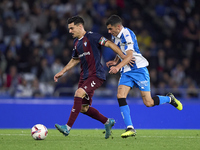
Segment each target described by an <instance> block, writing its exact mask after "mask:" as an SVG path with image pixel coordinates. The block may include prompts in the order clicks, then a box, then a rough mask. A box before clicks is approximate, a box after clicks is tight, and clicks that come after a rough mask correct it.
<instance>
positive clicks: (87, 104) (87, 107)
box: [81, 77, 115, 139]
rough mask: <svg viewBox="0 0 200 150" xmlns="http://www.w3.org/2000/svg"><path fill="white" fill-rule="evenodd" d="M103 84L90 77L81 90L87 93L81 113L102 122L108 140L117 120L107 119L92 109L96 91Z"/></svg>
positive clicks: (100, 80)
mask: <svg viewBox="0 0 200 150" xmlns="http://www.w3.org/2000/svg"><path fill="white" fill-rule="evenodd" d="M103 82H104V80H102V79H99V78H97V77H90V78H88V79H87V80H86V81H85V82H84V84H83V85H82V86H81V88H82V89H83V90H85V92H86V95H85V97H84V98H83V100H82V108H81V112H82V113H83V114H85V115H87V116H89V117H91V118H93V119H95V120H98V121H100V122H101V123H103V124H104V125H105V129H106V133H105V138H106V139H107V138H109V136H110V135H111V128H112V126H114V124H115V120H114V119H111V118H107V117H105V116H104V115H103V114H101V113H100V112H99V111H98V110H97V109H95V108H94V107H91V104H92V97H93V95H94V91H95V90H96V89H98V88H99V87H100V86H101V85H102V84H103Z"/></svg>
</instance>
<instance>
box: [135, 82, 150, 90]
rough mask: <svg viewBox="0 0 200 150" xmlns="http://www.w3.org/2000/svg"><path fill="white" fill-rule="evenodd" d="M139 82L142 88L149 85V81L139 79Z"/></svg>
mask: <svg viewBox="0 0 200 150" xmlns="http://www.w3.org/2000/svg"><path fill="white" fill-rule="evenodd" d="M137 83H138V85H139V86H140V87H141V89H144V87H145V86H148V81H138V82H137Z"/></svg>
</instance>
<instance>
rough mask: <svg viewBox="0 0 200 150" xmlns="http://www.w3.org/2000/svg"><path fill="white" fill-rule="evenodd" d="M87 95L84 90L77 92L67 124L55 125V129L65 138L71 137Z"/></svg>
mask: <svg viewBox="0 0 200 150" xmlns="http://www.w3.org/2000/svg"><path fill="white" fill-rule="evenodd" d="M85 94H86V93H85V91H84V90H83V89H82V88H79V89H78V90H76V92H75V96H74V105H73V107H72V110H71V112H70V116H69V119H68V122H67V124H66V125H59V124H55V127H56V128H57V129H58V130H59V131H60V132H61V133H63V134H64V135H65V136H67V135H69V132H70V130H71V127H72V126H73V124H74V122H75V121H76V118H77V117H78V115H79V112H80V111H81V106H82V98H83V97H84V96H85Z"/></svg>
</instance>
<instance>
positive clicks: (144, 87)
mask: <svg viewBox="0 0 200 150" xmlns="http://www.w3.org/2000/svg"><path fill="white" fill-rule="evenodd" d="M118 85H126V86H129V87H131V88H133V87H134V86H135V87H136V88H139V89H140V91H150V77H149V71H148V69H147V68H146V67H144V68H139V69H135V70H131V71H128V72H125V73H121V77H120V79H119V84H118Z"/></svg>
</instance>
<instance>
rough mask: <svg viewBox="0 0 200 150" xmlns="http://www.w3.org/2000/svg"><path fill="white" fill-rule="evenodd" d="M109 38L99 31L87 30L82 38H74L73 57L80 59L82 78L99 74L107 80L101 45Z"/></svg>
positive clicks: (99, 76) (98, 75)
mask: <svg viewBox="0 0 200 150" xmlns="http://www.w3.org/2000/svg"><path fill="white" fill-rule="evenodd" d="M106 41H107V39H106V38H105V37H103V36H102V35H100V34H98V33H93V32H91V31H89V32H87V33H86V34H85V35H84V36H83V37H82V38H81V39H77V38H76V39H75V40H74V48H73V52H72V58H76V59H77V58H78V59H80V64H81V73H80V79H87V78H88V77H89V76H97V77H98V78H100V79H103V80H105V79H106V75H105V71H104V69H103V66H102V64H101V46H104V45H105V43H106Z"/></svg>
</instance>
